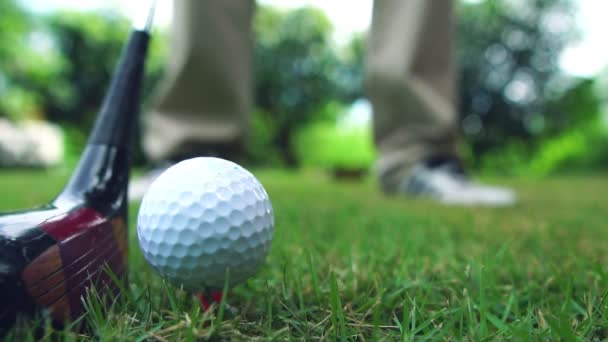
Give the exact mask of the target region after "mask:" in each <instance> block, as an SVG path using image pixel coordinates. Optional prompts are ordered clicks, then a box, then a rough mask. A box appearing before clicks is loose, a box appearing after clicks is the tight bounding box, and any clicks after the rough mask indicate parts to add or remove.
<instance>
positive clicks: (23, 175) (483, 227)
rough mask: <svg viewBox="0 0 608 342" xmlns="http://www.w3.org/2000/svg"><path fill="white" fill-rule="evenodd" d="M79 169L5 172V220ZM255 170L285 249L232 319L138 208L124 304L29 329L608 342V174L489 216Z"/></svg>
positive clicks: (102, 335) (543, 192) (532, 193)
mask: <svg viewBox="0 0 608 342" xmlns="http://www.w3.org/2000/svg"><path fill="white" fill-rule="evenodd" d="M68 174H69V172H68V171H67V170H54V171H47V172H43V171H2V172H0V189H3V196H2V197H1V198H0V210H2V211H4V210H9V209H18V208H27V207H30V206H32V205H35V204H41V203H44V202H46V201H48V200H49V199H51V198H52V196H53V195H54V194H56V193H57V192H58V191H59V190H60V188H61V187H62V186H63V184H64V183H65V181H66V179H67V176H68ZM256 175H258V177H259V178H260V179H261V181H262V183H263V184H264V185H265V186H266V188H267V190H268V193H269V195H270V198H271V200H272V203H273V206H274V210H275V216H276V227H275V238H274V241H273V244H272V249H271V253H270V255H269V257H268V260H267V263H266V264H265V265H264V267H263V268H262V269H261V270H260V271H259V272H258V273H257V275H256V276H255V277H254V278H252V279H250V280H249V281H248V282H247V283H246V284H243V285H239V286H238V287H236V288H235V289H234V290H233V291H231V292H230V293H229V295H228V297H227V298H226V303H227V305H226V307H225V308H222V310H219V311H216V313H204V312H201V310H200V308H199V305H198V302H197V301H196V300H195V299H194V298H193V296H191V295H189V294H187V293H184V292H182V291H180V290H176V289H174V288H172V287H171V286H170V285H168V284H166V283H165V282H163V281H162V280H161V278H159V277H158V276H157V275H156V274H155V273H154V272H153V271H152V269H151V268H150V267H149V266H148V265H147V264H146V262H145V261H144V259H143V257H142V254H141V252H140V250H139V248H138V247H137V246H138V245H137V238H136V234H135V217H136V213H137V205H132V206H131V211H130V238H131V241H130V243H131V245H130V246H131V249H130V266H131V272H130V276H129V277H130V283H129V285H128V290H127V291H126V292H125V293H123V294H122V295H121V296H120V297H119V298H117V299H116V300H115V303H114V304H113V305H103V304H101V302H100V301H99V300H97V299H95V296H94V295H91V297H90V298H89V301H88V305H89V310H88V312H87V314H86V315H85V317H83V322H84V324H85V327H86V328H85V330H83V331H75V330H70V329H64V330H54V329H53V328H51V327H50V325H49V324H47V323H45V322H43V320H42V319H39V320H38V321H36V322H33V323H31V327H34V326H38V327H42V329H43V330H44V336H47V337H48V336H53V337H54V338H56V339H58V340H61V339H64V338H65V339H68V340H73V339H74V338H83V339H96V340H97V339H101V340H161V341H163V340H195V339H198V338H201V337H202V338H206V337H220V338H222V339H233V340H234V339H237V340H248V339H250V338H254V337H259V338H262V339H264V340H266V339H276V340H292V339H298V340H318V339H325V340H362V341H363V340H365V341H368V340H376V339H378V340H389V341H394V340H404V341H406V340H413V339H415V340H425V339H431V340H445V339H449V338H450V337H455V339H456V340H462V339H468V340H482V339H487V340H496V339H518V340H538V339H545V340H547V339H549V340H551V339H557V338H561V339H563V340H576V339H584V340H587V339H592V338H597V339H606V338H608V322H607V318H608V302H607V301H606V295H607V294H608V273H607V272H608V268H607V263H606V261H607V260H608V252H607V248H606V245H607V243H606V242H607V241H608V229H607V228H608V196H607V195H606V190H608V177H606V176H593V177H561V178H552V179H546V180H534V179H516V180H504V182H506V183H507V184H509V185H511V186H513V187H514V188H515V189H516V190H517V191H518V193H519V195H520V198H521V202H520V203H519V204H518V205H517V206H515V207H512V208H507V209H488V208H457V207H443V206H439V205H436V204H433V203H431V202H428V201H423V200H416V201H414V200H406V199H401V198H390V197H386V196H384V195H382V194H380V193H379V192H378V191H377V189H376V188H375V186H374V183H373V182H372V181H366V182H361V183H353V182H345V183H340V182H338V183H337V182H333V181H331V180H329V179H327V178H326V177H323V176H322V175H320V174H319V173H314V172H312V173H289V172H285V171H259V172H256ZM11 334H12V335H9V337H19V339H20V340H27V339H28V338H32V339H33V337H32V335H31V334H33V333H32V332H31V331H29V332H23V331H21V332H19V333H17V332H15V331H13V332H11ZM15 334H19V336H15ZM38 337H40V336H38Z"/></svg>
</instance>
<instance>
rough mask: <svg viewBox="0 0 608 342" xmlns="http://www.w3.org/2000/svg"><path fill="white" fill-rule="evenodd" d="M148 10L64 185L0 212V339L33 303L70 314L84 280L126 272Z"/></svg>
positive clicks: (108, 285) (59, 317)
mask: <svg viewBox="0 0 608 342" xmlns="http://www.w3.org/2000/svg"><path fill="white" fill-rule="evenodd" d="M153 13H154V2H152V5H151V7H150V10H149V11H148V12H147V19H146V20H145V21H144V24H143V26H138V25H139V24H136V23H135V22H134V30H133V32H132V33H131V36H130V39H129V41H128V43H127V44H126V45H125V48H124V49H123V51H122V54H121V57H120V62H119V63H118V67H117V68H116V71H115V73H114V75H113V77H112V81H111V84H110V86H109V88H108V90H107V93H106V96H105V99H104V102H103V105H102V107H101V110H100V112H99V115H98V118H97V120H96V122H95V125H94V127H93V130H92V133H91V135H90V137H89V140H88V142H87V145H86V147H85V150H84V152H83V154H82V157H81V159H80V161H79V163H78V166H77V168H76V170H75V171H74V173H73V175H72V177H71V179H70V180H69V182H68V184H67V186H66V187H65V189H64V191H63V192H62V193H61V194H60V195H59V196H58V197H57V198H56V199H55V200H54V201H53V202H52V203H50V204H48V205H45V206H42V207H39V208H33V209H29V210H22V211H19V212H12V213H2V214H0V338H1V337H2V333H3V332H5V331H6V329H8V328H9V327H10V326H11V325H12V324H13V323H14V322H15V320H17V319H18V317H20V316H21V315H26V316H27V315H30V314H32V313H33V312H35V311H36V309H37V308H45V309H46V310H48V312H49V313H50V314H51V316H52V317H53V318H54V319H55V320H56V321H59V322H61V321H64V320H66V319H70V318H71V319H73V318H76V317H78V316H79V315H80V314H81V313H82V310H83V303H82V300H83V298H84V297H85V296H86V292H87V289H88V288H89V287H91V286H95V287H96V288H98V289H100V290H104V289H109V290H113V291H115V290H116V284H114V283H113V282H112V281H111V280H110V277H109V276H108V274H107V272H106V270H109V271H111V272H112V273H114V275H116V276H117V277H119V278H120V277H121V276H122V275H124V274H125V273H126V267H127V259H126V258H127V251H126V249H127V236H128V235H127V229H126V222H127V188H128V179H129V168H130V162H129V144H130V140H131V139H130V138H131V136H132V135H133V134H132V130H133V125H134V123H135V122H136V120H137V112H138V109H139V102H140V98H139V96H140V90H141V89H140V88H141V82H142V78H143V71H144V63H145V58H146V52H147V48H148V42H149V31H150V28H151V22H152V15H153ZM106 267H107V269H106Z"/></svg>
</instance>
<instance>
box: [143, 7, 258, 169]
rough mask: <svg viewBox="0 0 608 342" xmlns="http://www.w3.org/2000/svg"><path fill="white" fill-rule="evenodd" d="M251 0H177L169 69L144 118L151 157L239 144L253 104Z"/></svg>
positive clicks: (159, 158)
mask: <svg viewBox="0 0 608 342" xmlns="http://www.w3.org/2000/svg"><path fill="white" fill-rule="evenodd" d="M254 7H255V4H254V1H252V0H175V1H174V16H173V25H172V32H171V50H170V56H169V62H168V63H169V64H168V66H167V68H168V70H167V72H166V75H165V77H164V80H163V81H162V82H161V86H160V87H159V93H158V96H157V98H158V101H157V102H156V103H155V106H154V108H153V110H152V111H151V113H149V115H147V117H146V118H145V119H147V120H146V121H145V131H144V148H145V150H146V152H147V154H148V156H149V157H150V158H151V159H152V160H162V159H168V158H171V157H175V156H176V155H180V154H187V153H191V152H196V151H188V149H196V146H200V145H204V144H225V143H230V144H241V143H242V141H243V138H244V135H245V133H246V130H247V126H248V114H249V112H250V110H251V107H252V30H251V24H252V23H251V21H252V17H253V12H254Z"/></svg>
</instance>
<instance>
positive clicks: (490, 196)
mask: <svg viewBox="0 0 608 342" xmlns="http://www.w3.org/2000/svg"><path fill="white" fill-rule="evenodd" d="M399 190H400V192H401V193H404V194H406V195H413V196H428V197H430V198H432V199H435V200H437V201H438V202H439V203H443V204H448V205H463V206H490V207H504V206H510V205H513V204H515V202H516V201H517V196H516V195H515V193H514V192H513V191H512V190H510V189H507V188H502V187H497V186H489V185H483V184H479V183H476V182H473V181H472V180H471V179H470V178H469V177H467V176H466V175H465V174H464V173H463V172H462V171H461V170H460V168H459V166H457V165H456V166H454V165H451V164H446V165H441V166H436V167H432V168H431V167H429V166H427V165H425V164H419V165H417V166H415V167H414V168H413V169H412V171H411V173H410V175H409V176H408V177H407V178H406V179H405V181H404V182H403V183H402V186H401V188H400V189H399Z"/></svg>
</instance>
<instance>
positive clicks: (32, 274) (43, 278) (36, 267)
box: [22, 235, 112, 297]
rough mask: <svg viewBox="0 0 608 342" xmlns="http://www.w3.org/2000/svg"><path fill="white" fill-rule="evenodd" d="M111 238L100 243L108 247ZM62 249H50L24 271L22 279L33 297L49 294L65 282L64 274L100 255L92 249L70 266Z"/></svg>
mask: <svg viewBox="0 0 608 342" xmlns="http://www.w3.org/2000/svg"><path fill="white" fill-rule="evenodd" d="M111 238H112V235H107V237H106V238H105V239H104V241H100V245H101V246H107V244H106V243H107V240H110V239H111ZM109 247H112V246H109ZM62 248H65V246H61V245H60V244H57V245H55V246H53V247H51V248H49V249H48V250H47V251H46V252H44V253H43V254H41V255H40V256H39V257H38V258H37V259H36V260H34V261H33V262H32V263H31V264H30V265H28V266H27V267H26V268H25V269H24V271H23V273H22V277H23V279H24V281H25V282H26V283H27V285H28V289H29V292H30V293H31V294H32V295H33V296H36V297H38V296H40V295H42V294H44V293H45V292H48V291H49V290H51V289H52V288H53V287H55V286H56V285H58V284H59V283H61V282H63V281H65V278H64V274H65V273H66V272H68V271H70V270H71V269H73V268H76V267H80V266H81V265H82V264H83V263H86V262H87V260H90V259H91V254H93V255H99V253H97V254H94V253H95V252H98V250H96V249H90V250H89V251H88V252H86V253H85V254H83V255H81V256H80V257H79V258H78V259H76V260H73V261H71V262H70V263H68V264H64V263H65V262H66V261H67V260H64V259H63V258H62V257H61V249H62Z"/></svg>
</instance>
